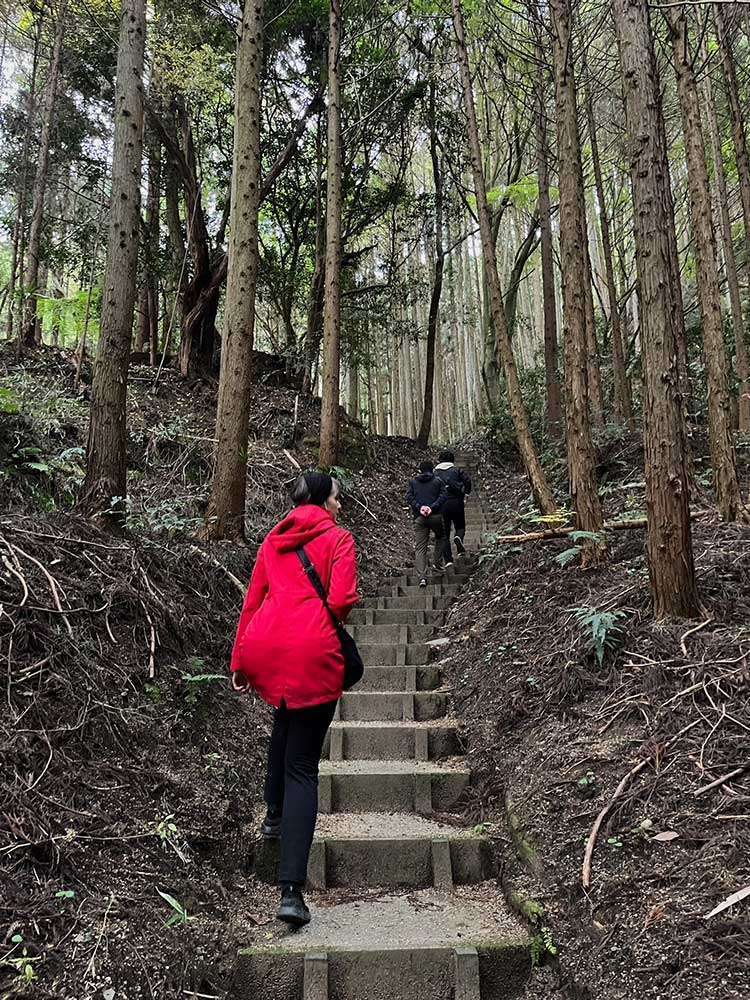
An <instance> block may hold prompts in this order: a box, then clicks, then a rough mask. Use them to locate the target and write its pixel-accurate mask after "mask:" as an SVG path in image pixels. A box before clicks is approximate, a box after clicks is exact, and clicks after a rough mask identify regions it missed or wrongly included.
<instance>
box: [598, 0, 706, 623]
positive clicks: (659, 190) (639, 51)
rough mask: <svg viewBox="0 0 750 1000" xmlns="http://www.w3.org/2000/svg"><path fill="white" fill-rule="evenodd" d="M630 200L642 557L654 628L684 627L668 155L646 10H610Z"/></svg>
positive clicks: (684, 503) (685, 494) (688, 591)
mask: <svg viewBox="0 0 750 1000" xmlns="http://www.w3.org/2000/svg"><path fill="white" fill-rule="evenodd" d="M612 10H613V14H614V21H615V30H616V34H617V42H618V48H619V55H620V66H621V70H622V77H623V84H624V98H625V121H626V131H627V140H628V145H629V150H628V152H629V156H630V174H631V185H632V190H633V205H634V232H635V243H636V261H637V269H638V296H639V302H640V321H641V343H642V345H643V348H642V350H643V368H644V415H643V422H644V449H645V464H646V510H647V516H648V540H647V551H648V561H649V575H650V580H651V592H652V595H653V601H654V614H655V616H656V618H658V619H661V618H670V617H674V618H689V617H691V616H694V615H696V614H697V613H698V611H699V608H700V603H699V600H698V593H697V589H696V584H695V568H694V564H693V547H692V533H691V527H690V509H689V486H688V474H687V467H686V443H685V425H684V419H683V413H682V404H681V399H680V383H679V376H678V371H677V361H676V351H677V333H678V331H677V325H678V323H679V317H678V316H677V314H676V307H677V296H676V292H675V288H674V285H673V280H672V278H673V272H672V264H671V262H670V256H671V249H670V230H671V231H672V234H673V233H674V216H673V213H672V201H671V195H670V192H669V172H668V169H667V145H666V137H665V130H664V120H663V117H662V114H661V102H660V99H659V95H660V87H661V83H660V80H659V75H658V70H657V66H656V56H655V53H654V42H653V36H652V34H651V25H650V22H649V15H648V7H647V3H646V0H612Z"/></svg>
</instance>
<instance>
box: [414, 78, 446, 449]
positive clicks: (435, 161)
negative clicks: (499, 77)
mask: <svg viewBox="0 0 750 1000" xmlns="http://www.w3.org/2000/svg"><path fill="white" fill-rule="evenodd" d="M435 90H436V84H435V76H434V73H433V68H432V66H431V67H430V89H429V100H428V111H427V114H428V122H429V127H430V159H431V161H432V179H433V183H434V186H435V274H434V277H433V281H432V294H431V295H430V312H429V315H428V317H427V364H426V365H425V380H424V397H423V400H424V405H423V408H422V422H421V424H420V427H419V433H418V434H417V445H418V446H419V447H420V448H426V447H427V443H428V441H429V440H430V431H431V429H432V407H433V394H434V386H435V340H436V338H437V333H438V329H439V325H440V298H441V296H442V293H443V270H444V268H445V248H444V246H443V242H444V241H443V176H442V170H441V166H440V154H439V152H438V136H437V120H436V108H435Z"/></svg>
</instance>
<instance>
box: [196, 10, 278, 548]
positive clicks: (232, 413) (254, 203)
mask: <svg viewBox="0 0 750 1000" xmlns="http://www.w3.org/2000/svg"><path fill="white" fill-rule="evenodd" d="M262 68H263V0H246V2H245V8H244V12H243V15H242V23H241V28H240V37H239V43H238V46H237V68H236V78H235V97H234V107H235V111H234V121H235V126H234V156H233V163H232V193H231V225H230V236H229V263H228V271H227V299H226V308H225V316H224V324H225V325H224V339H223V345H222V351H221V376H220V380H219V399H218V406H217V413H216V452H215V456H214V473H213V479H212V482H211V495H210V497H209V501H208V507H207V508H206V520H205V526H204V536H205V537H206V538H209V539H220V538H231V539H234V540H241V539H244V537H245V495H246V484H247V441H248V421H249V419H250V394H251V391H252V351H253V336H254V329H255V296H256V289H257V281H258V212H259V209H260V202H261V186H262V164H261V154H260V130H261V122H260V115H261V75H262Z"/></svg>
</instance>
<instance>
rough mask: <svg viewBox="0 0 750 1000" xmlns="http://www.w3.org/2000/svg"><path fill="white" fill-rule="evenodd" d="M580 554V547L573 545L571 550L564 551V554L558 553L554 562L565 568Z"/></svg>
mask: <svg viewBox="0 0 750 1000" xmlns="http://www.w3.org/2000/svg"><path fill="white" fill-rule="evenodd" d="M580 554H581V547H580V545H574V546H573V548H572V549H565V551H564V552H560V553H559V554H558V555H556V556H555V562H556V563H558V565H560V566H567V565H568V563H572V562H573V560H574V559H575V558H576V557H577V556H579V555H580Z"/></svg>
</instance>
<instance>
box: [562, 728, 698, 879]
mask: <svg viewBox="0 0 750 1000" xmlns="http://www.w3.org/2000/svg"><path fill="white" fill-rule="evenodd" d="M702 721H703V720H702V719H696V720H695V721H694V722H691V723H689V724H688V725H687V726H684V727H683V728H682V729H681V730H680V731H679V733H676V734H675V735H674V736H672V737H671V738H670V739H668V740H667V742H666V743H665V744H664V747H663V749H664V750H666V749H667V747H669V746H671V744H672V743H674V742H675V740H678V739H679V738H680V736H684V734H685V733H686V732H688V731H689V730H690V729H692V728H693V727H694V726H697V725H698V723H699V722H702ZM653 756H654V754H653V753H650V754H649V755H648V757H646V758H645V759H644V760H641V761H639V762H638V763H637V764H636V765H635V767H632V768H631V769H630V770H629V771H628V773H627V774H626V775H625V777H624V778H623V779H622V781H621V782H620V784H619V785H618V786H617V788H616V789H615V793H614V795H613V796H612V798H611V799H610V800H609V802H608V803H607V804H606V806H604V808H603V809H602V810H601V812H600V813H599V815H598V816H597V817H596V819H595V820H594V825H593V826H592V827H591V833H590V834H589V839H588V840H587V841H586V850H585V852H584V855H583V868H582V871H581V882H582V883H583V888H584V889H590V888H591V862H592V858H593V856H594V847H595V846H596V838H597V836H598V835H599V830H600V829H601V825H602V823H603V822H604V820H605V819H606V818H607V816H608V815H609V813H610V811H611V809H612V806H613V805H614V804H615V802H617V800H618V799H619V798H620V796H621V795H622V793H623V792H624V791H625V789H626V788H627V786H628V783H629V782H630V779H631V778H634V777H635V776H636V774H639V773H640V772H641V771H642V770H643V769H644V767H646V765H647V764H649V763H650V761H651V759H652V757H653Z"/></svg>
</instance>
